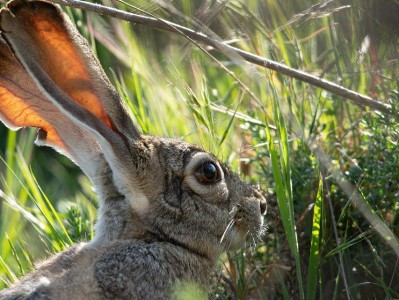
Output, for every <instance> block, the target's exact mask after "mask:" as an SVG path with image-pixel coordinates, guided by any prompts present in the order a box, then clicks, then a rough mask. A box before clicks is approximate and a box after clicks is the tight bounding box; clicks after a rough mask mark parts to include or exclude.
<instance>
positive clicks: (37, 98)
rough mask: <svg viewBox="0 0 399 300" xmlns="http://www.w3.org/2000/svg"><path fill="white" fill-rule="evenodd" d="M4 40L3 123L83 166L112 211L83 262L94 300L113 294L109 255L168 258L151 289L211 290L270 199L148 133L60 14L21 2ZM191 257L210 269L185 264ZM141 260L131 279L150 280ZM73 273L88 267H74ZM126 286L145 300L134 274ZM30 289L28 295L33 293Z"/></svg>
mask: <svg viewBox="0 0 399 300" xmlns="http://www.w3.org/2000/svg"><path fill="white" fill-rule="evenodd" d="M0 30H1V36H2V38H0V120H1V121H2V122H3V123H4V124H6V125H7V126H8V127H9V128H11V129H18V128H20V127H36V128H38V136H37V140H36V143H37V144H38V145H48V146H51V147H53V148H55V149H56V150H57V151H59V152H61V153H62V154H64V155H66V156H67V157H69V158H70V159H71V160H73V161H74V162H75V163H76V164H77V165H78V166H79V167H80V168H81V169H82V170H83V172H84V173H85V174H86V175H87V176H88V177H89V178H90V180H91V181H92V183H93V185H94V186H95V189H96V192H97V194H98V196H99V198H100V200H101V203H100V211H99V216H98V223H97V225H96V235H95V238H94V240H93V241H92V242H90V243H88V244H85V245H83V246H82V248H83V249H85V252H87V253H89V252H90V251H92V252H93V253H95V255H94V254H93V255H92V256H90V258H87V257H86V258H85V259H84V260H82V261H84V262H87V261H90V263H88V265H90V266H94V267H93V268H91V267H84V263H83V262H82V261H81V262H80V264H81V266H80V272H81V273H84V272H87V273H90V272H93V275H90V274H87V276H86V277H84V278H95V279H93V280H94V281H95V286H96V287H97V288H96V289H97V290H95V289H94V288H93V291H92V292H93V294H92V295H94V294H95V293H97V292H98V289H100V290H101V288H103V289H106V288H104V287H103V283H104V282H107V278H105V279H104V276H106V275H104V274H105V273H106V272H105V273H104V272H100V271H98V270H100V269H101V268H100V267H99V266H100V265H101V264H100V263H98V262H99V261H100V260H101V259H100V258H101V257H103V260H102V261H108V262H109V263H112V259H111V258H109V255H110V253H114V256H115V257H116V256H118V255H120V256H128V255H144V256H145V255H149V254H143V253H144V252H143V251H141V250H142V248H141V247H150V248H151V247H155V248H156V249H158V250H159V251H158V252H159V253H161V254H159V256H156V255H155V254H154V255H155V256H156V257H157V258H156V260H157V266H158V265H160V266H161V267H162V266H163V265H165V268H164V269H165V270H169V271H168V272H167V274H166V275H168V278H167V279H160V278H159V274H158V273H151V271H148V272H149V275H148V276H150V278H149V280H151V281H147V282H146V284H147V285H148V286H150V287H151V285H154V284H155V283H153V282H159V281H160V280H168V282H171V283H170V284H172V283H173V282H178V281H184V280H192V281H206V278H207V276H208V274H209V271H210V267H209V266H212V265H213V264H214V263H215V261H216V259H217V258H218V255H219V254H220V253H221V252H222V251H224V250H226V249H234V248H238V247H240V246H242V245H243V243H244V242H245V241H246V240H247V239H248V238H253V237H256V236H259V235H260V234H261V233H262V230H263V229H262V228H263V216H262V215H263V213H264V212H265V210H266V201H265V199H264V198H263V197H262V195H261V194H260V193H259V192H258V191H257V190H256V189H254V188H253V187H251V186H250V185H248V184H246V183H245V182H243V181H242V180H241V179H240V178H239V177H238V176H237V175H235V174H234V173H232V172H231V171H230V170H229V169H228V168H227V167H226V166H224V165H223V164H222V163H220V162H219V161H218V160H217V158H216V157H215V156H213V155H212V154H210V153H208V152H206V151H204V150H203V149H201V148H199V147H197V146H194V145H191V144H188V143H185V142H183V141H180V140H176V139H166V138H160V137H152V136H145V135H142V134H140V132H139V130H138V129H137V128H136V127H135V125H134V123H133V122H132V120H131V119H130V117H129V115H128V113H127V111H126V109H125V107H124V104H123V103H122V101H121V98H120V97H119V95H118V94H117V93H116V91H115V90H114V88H113V87H112V85H111V84H110V82H109V80H108V79H107V78H106V76H105V74H104V71H103V70H102V68H101V66H100V64H99V63H98V61H97V60H96V58H95V57H94V55H93V53H92V51H91V49H90V47H89V45H88V44H87V42H86V41H85V40H84V38H83V37H82V36H81V35H80V34H79V33H78V32H77V30H76V29H75V28H74V26H73V25H72V23H71V22H70V21H69V19H68V18H67V17H66V16H65V15H64V14H63V13H62V11H61V10H60V9H59V8H57V7H56V6H54V5H52V4H50V3H48V2H44V1H23V0H14V1H11V2H10V3H8V5H7V7H6V8H3V9H2V10H1V14H0ZM121 243H122V244H123V245H125V246H123V247H122V246H121ZM126 243H127V244H130V245H133V246H134V247H133V246H132V247H130V248H129V247H127V246H126ZM117 245H119V246H117ZM144 245H145V246H144ZM126 247H127V248H126ZM155 248H154V249H155ZM126 249H130V250H126ZM134 249H136V250H134ZM146 249H147V248H146ZM151 249H153V248H151ZM165 249H167V250H165ZM173 249H175V250H173ZM176 249H180V250H176ZM182 249H183V250H182ZM67 251H68V250H67ZM129 251H130V252H129ZM134 251H137V253H131V252H134ZM154 251H155V250H154ZM173 251H176V253H177V251H183V252H184V253H185V254H184V255H182V256H178V257H179V259H178V260H181V261H182V265H183V266H184V267H182V266H179V265H178V264H176V265H175V266H173V265H172V266H169V265H168V264H170V263H171V261H172V260H171V259H168V255H169V256H173V255H175V254H174V252H173ZM70 252H73V254H71V253H69V254H68V255H70V256H68V257H71V261H74V260H76V261H79V258H78V254H77V253H79V251H78V250H76V251H70ZM83 252H84V251H83ZM158 252H157V253H158ZM183 252H182V253H183ZM162 253H163V254H162ZM165 253H166V254H165ZM65 255H67V254H65ZM82 255H83V254H82ZM85 255H86V254H85ZM176 255H180V254H176ZM144 256H143V257H141V259H142V260H145V259H146V257H144ZM191 256H192V257H199V258H200V259H199V260H198V261H202V264H199V265H195V264H191V263H186V264H185V263H184V261H190V259H191ZM60 257H62V255H61V256H60ZM72 257H73V258H72ZM107 257H108V258H109V259H108V258H107ZM115 257H114V259H115ZM118 257H119V256H118ZM173 257H174V256H173ZM64 258H65V257H64ZM107 259H108V260H107ZM60 260H61V258H60ZM64 260H65V259H64ZM142 260H139V259H136V260H134V259H132V260H130V263H131V264H132V266H130V268H132V269H137V270H142V271H144V269H143V268H144V265H143V264H144V263H142ZM60 264H61V262H58V261H57V258H55V259H53V260H52V262H51V263H48V264H45V265H44V267H43V270H46V272H45V274H46V275H43V274H44V273H43V272H44V271H43V272H42V275H37V276H36V277H37V278H39V277H40V276H42V277H43V276H45V277H46V278H47V279H48V281H49V283H48V282H47V284H46V288H48V289H50V287H51V285H52V284H53V282H54V280H55V279H53V277H55V274H53V273H54V272H59V270H58V269H59V268H60V267H59V266H60ZM50 265H51V267H50ZM63 268H64V267H63ZM151 268H152V266H150V269H151ZM64 269H65V268H64ZM64 269H63V270H64ZM66 269H70V270H75V269H76V270H78V269H79V266H77V265H76V264H74V262H71V264H70V265H68V267H66ZM164 269H162V270H164ZM57 270H58V271H57ZM94 270H97V271H94ZM67 272H69V271H67ZM70 272H75V271H70ZM76 272H78V271H76ZM96 272H97V273H96ZM120 272H123V270H120ZM37 273H40V269H39V270H38V271H37ZM81 273H79V274H81ZM94 273H95V274H94ZM98 274H102V275H98ZM114 275H115V274H114ZM32 276H33V277H32V278H36V277H34V276H35V275H32ZM91 276H92V277H91ZM101 276H102V277H101ZM112 276H113V275H112ZM151 276H153V278H152V277H151ZM100 277H101V278H100ZM40 278H41V277H40ZM57 280H58V279H57ZM125 280H126V281H131V282H132V286H131V289H132V290H134V289H136V290H138V287H139V284H138V283H137V281H138V279H135V278H134V275H133V274H129V276H127V277H126V278H125ZM23 282H24V281H23ZM30 282H38V283H37V284H39V282H42V283H43V280H42V279H41V280H39V279H38V280H37V281H35V280H33V281H32V280H31V281H30ZM83 282H84V281H82V284H83ZM99 282H102V284H100V283H99ZM65 284H66V285H68V283H65ZM32 286H34V284H32V283H31V284H30V288H32ZM162 286H163V287H165V288H166V287H167V286H164V285H162ZM17 287H18V285H17ZM33 288H36V287H33ZM22 289H24V290H25V293H28V292H27V290H28V289H29V288H27V287H25V288H22ZM149 290H150V289H149V288H148V291H147V292H148V294H146V297H148V298H151V295H152V294H151V292H149ZM68 292H69V293H70V292H71V291H68ZM136 292H137V291H131V294H129V295H136V296H137V295H139V294H138V292H137V293H136ZM98 293H99V294H101V291H100V292H98ZM50 294H51V293H50V292H48V295H50ZM113 295H114V296H115V295H116V296H118V293H117V292H116V293H115V294H113ZM0 296H1V293H0ZM93 297H94V296H93ZM132 297H133V296H132ZM133 298H134V297H133Z"/></svg>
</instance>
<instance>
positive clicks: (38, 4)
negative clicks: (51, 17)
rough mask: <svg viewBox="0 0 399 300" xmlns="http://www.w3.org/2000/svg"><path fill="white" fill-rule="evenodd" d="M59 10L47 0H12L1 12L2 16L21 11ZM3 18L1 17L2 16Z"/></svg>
mask: <svg viewBox="0 0 399 300" xmlns="http://www.w3.org/2000/svg"><path fill="white" fill-rule="evenodd" d="M25 8H28V9H30V10H31V9H41V10H42V9H52V10H54V9H58V8H57V7H56V6H55V5H54V4H53V3H51V2H49V1H45V0H12V1H9V2H8V3H7V5H6V7H4V8H2V9H1V10H0V12H1V14H3V13H4V11H8V13H12V14H15V13H18V11H19V10H21V9H25ZM0 18H1V16H0Z"/></svg>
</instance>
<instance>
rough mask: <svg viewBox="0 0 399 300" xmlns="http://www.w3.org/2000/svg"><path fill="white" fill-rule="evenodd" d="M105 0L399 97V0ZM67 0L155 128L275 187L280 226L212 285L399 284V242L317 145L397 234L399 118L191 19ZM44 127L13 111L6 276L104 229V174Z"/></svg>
mask: <svg viewBox="0 0 399 300" xmlns="http://www.w3.org/2000/svg"><path fill="white" fill-rule="evenodd" d="M102 3H103V4H105V5H109V6H114V7H118V8H121V9H123V10H127V11H132V12H136V13H140V14H148V15H153V16H156V17H160V18H164V19H167V20H170V21H173V22H176V23H178V24H181V25H184V26H187V27H190V28H193V29H195V30H197V31H201V32H204V33H206V34H212V35H215V36H217V37H218V38H220V39H221V40H223V41H226V42H228V43H231V44H232V45H235V46H237V47H239V48H241V49H243V50H245V51H249V52H251V53H254V54H258V55H260V56H264V57H267V58H270V59H273V60H275V61H278V62H281V63H283V64H286V65H288V66H290V67H293V68H297V69H300V70H303V71H305V72H308V73H311V74H314V75H317V76H319V77H321V78H324V79H328V80H330V81H333V82H335V83H337V84H340V85H342V86H344V87H346V88H349V89H352V90H354V91H357V92H359V93H363V94H366V95H369V96H371V97H374V98H376V99H379V100H380V101H382V102H385V103H389V104H391V105H392V107H393V110H394V111H396V112H397V111H398V110H397V108H398V102H399V92H398V91H399V81H398V75H399V74H398V73H399V65H398V60H399V43H398V42H399V18H398V16H399V3H398V1H397V0H384V1H379V0H326V1H322V2H318V1H315V0H297V1H288V0H285V1H281V0H280V1H278V0H262V1H260V0H259V1H250V0H220V1H216V0H174V1H163V0H152V1H143V0H127V1H126V2H125V3H122V2H111V1H108V0H103V1H102ZM3 4H5V3H4V1H3ZM66 11H67V13H68V14H69V15H70V17H71V18H72V19H73V21H74V22H75V23H76V25H77V27H78V29H79V30H80V32H81V33H82V34H83V35H84V36H85V37H86V38H87V39H88V41H89V42H90V44H91V45H92V46H93V49H94V51H95V52H96V54H97V55H98V57H99V59H100V61H101V64H102V65H103V67H104V69H105V70H106V72H107V74H108V75H109V77H110V78H111V80H112V81H113V82H114V84H115V86H116V87H117V89H118V90H119V92H120V93H121V95H123V98H124V99H125V100H126V103H127V105H128V106H129V107H130V108H131V111H132V116H133V118H134V120H135V122H136V123H137V124H138V126H140V127H141V129H142V131H143V132H144V133H145V134H151V135H160V136H165V137H174V138H182V139H184V140H185V141H189V142H193V143H196V144H198V145H201V146H202V147H204V148H205V149H207V150H210V151H212V152H214V153H215V154H217V155H218V157H219V158H220V159H221V160H222V161H224V162H226V163H228V164H229V165H230V166H232V168H233V169H234V170H236V171H237V172H240V173H241V175H242V176H243V177H244V178H245V179H246V180H248V181H251V182H253V183H254V184H259V185H260V186H261V187H262V188H263V189H264V190H265V193H266V194H267V195H268V199H269V208H268V215H267V216H266V218H265V220H266V223H267V224H268V227H269V229H268V234H267V235H266V236H265V237H264V239H263V241H260V242H257V243H252V244H251V245H248V247H247V248H246V249H244V250H241V251H239V252H237V253H230V252H228V253H226V254H224V255H223V256H222V257H221V259H220V261H219V263H218V269H217V271H216V272H215V274H214V275H213V276H212V278H211V279H210V281H211V286H212V289H211V290H210V291H209V296H210V298H212V299H280V298H284V299H304V298H306V299H315V298H317V299H392V298H398V297H399V271H398V270H399V261H398V256H397V254H395V252H396V253H399V249H398V248H395V247H394V246H389V245H388V244H387V240H388V239H389V237H387V236H380V235H378V234H376V232H375V231H374V230H373V226H371V225H370V222H369V221H370V220H369V221H368V220H367V218H365V215H364V214H363V213H361V212H359V210H357V209H356V208H355V207H354V206H352V205H351V196H352V195H348V194H347V193H345V192H343V191H342V189H341V188H340V185H339V184H338V182H337V180H336V178H335V177H334V176H331V170H328V168H326V166H325V165H323V163H320V157H319V156H318V155H317V153H315V152H314V151H313V146H314V145H317V146H319V147H320V149H322V150H323V152H324V154H325V155H326V156H327V157H328V160H329V161H330V162H331V164H332V165H333V167H334V170H336V171H339V172H340V173H341V174H342V178H341V180H344V181H345V182H349V183H350V184H351V186H352V187H354V188H356V189H357V191H358V192H359V194H360V195H361V197H362V201H364V202H365V203H367V207H368V209H369V210H370V212H372V213H373V216H374V218H375V220H377V221H378V222H380V224H381V223H382V224H386V226H387V228H389V231H390V233H391V234H393V235H395V236H396V237H398V234H399V204H398V203H399V202H398V196H399V185H398V179H399V165H398V159H399V152H398V150H397V149H398V145H397V144H398V133H399V125H398V120H397V119H396V118H395V117H392V116H388V115H384V114H381V113H378V112H372V111H370V110H368V109H367V108H364V107H358V106H356V105H353V104H352V103H351V102H350V101H348V100H345V99H342V98H341V97H338V96H335V95H333V94H331V93H329V92H326V91H323V90H321V89H319V88H315V87H312V86H310V85H308V84H305V83H303V82H300V81H298V80H293V79H291V78H289V77H287V76H284V75H281V74H279V73H277V72H272V71H269V70H266V69H263V68H261V67H258V66H254V65H250V64H248V63H246V62H244V61H243V60H242V59H240V58H239V57H235V56H234V57H233V56H228V57H226V56H224V55H222V54H220V53H217V52H215V51H214V50H213V49H212V48H210V47H207V46H206V45H203V48H202V49H200V48H199V47H197V46H196V45H194V44H192V43H191V42H190V41H189V40H188V39H187V38H185V37H183V36H180V35H177V34H172V33H167V32H163V31H158V30H154V29H153V28H150V27H146V26H143V25H135V24H129V23H127V22H122V21H120V20H117V19H110V18H107V17H102V16H100V15H97V14H93V13H88V12H85V11H80V10H71V9H66ZM227 70H229V71H231V72H233V73H234V75H235V77H233V76H231V74H229V73H228V72H227ZM237 79H239V81H238V80H237ZM34 139H35V131H34V130H28V129H23V130H20V131H19V132H18V133H15V132H11V131H8V130H7V129H6V128H5V127H4V126H3V125H0V157H1V160H0V288H3V287H6V286H8V285H9V284H11V283H12V282H14V281H15V280H16V279H17V278H18V277H19V276H21V275H23V274H25V273H26V272H29V271H30V270H31V269H32V268H33V262H34V261H37V260H39V259H43V258H45V257H48V256H49V255H50V254H51V253H54V252H57V251H61V250H63V249H65V248H66V247H67V246H68V245H71V244H72V243H75V242H78V241H88V240H90V239H91V237H92V236H93V224H94V223H95V219H96V208H97V200H96V196H95V193H94V192H93V190H92V187H91V184H90V182H89V181H88V179H87V178H86V177H85V176H84V175H83V174H82V173H81V171H80V170H79V169H78V168H77V167H76V166H75V165H74V164H73V163H72V162H70V161H69V160H68V159H66V158H64V157H62V156H60V155H59V154H57V153H56V152H55V151H53V150H52V149H49V148H45V147H41V148H38V147H35V146H33V141H34ZM394 240H395V239H394Z"/></svg>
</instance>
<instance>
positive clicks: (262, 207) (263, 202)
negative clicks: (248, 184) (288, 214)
mask: <svg viewBox="0 0 399 300" xmlns="http://www.w3.org/2000/svg"><path fill="white" fill-rule="evenodd" d="M259 206H260V213H261V214H262V215H264V214H265V213H266V209H267V203H266V199H265V198H264V197H261V198H260V201H259Z"/></svg>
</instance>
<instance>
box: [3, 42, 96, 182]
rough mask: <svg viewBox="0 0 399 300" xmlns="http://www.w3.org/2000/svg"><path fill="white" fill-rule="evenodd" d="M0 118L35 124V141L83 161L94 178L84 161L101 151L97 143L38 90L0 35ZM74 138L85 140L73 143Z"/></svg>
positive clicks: (14, 125)
mask: <svg viewBox="0 0 399 300" xmlns="http://www.w3.org/2000/svg"><path fill="white" fill-rule="evenodd" d="M0 120H1V121H2V122H3V123H4V124H6V125H7V126H8V127H9V128H10V129H13V130H17V129H19V128H20V127H25V126H29V127H36V128H38V129H39V131H38V136H37V139H36V144H38V145H47V146H51V147H53V148H55V149H56V150H58V151H59V152H61V153H62V154H64V155H66V156H68V157H69V158H70V159H72V160H73V161H75V162H76V163H77V164H78V165H80V166H81V167H82V169H83V171H84V172H85V173H86V174H87V175H88V176H89V177H90V179H92V180H93V181H95V177H96V174H95V172H93V171H94V170H92V169H93V168H89V167H88V166H87V164H84V163H85V162H87V161H88V159H89V158H90V159H92V158H94V157H99V155H101V153H100V148H99V146H98V143H97V142H96V141H95V140H94V139H93V138H92V137H91V136H89V135H88V134H87V133H86V131H84V130H82V129H81V128H80V127H78V126H76V124H75V123H73V122H71V120H69V119H68V118H66V117H65V116H64V115H63V114H62V113H61V112H60V111H59V109H57V108H56V107H55V105H54V104H52V103H51V102H50V101H49V100H48V99H47V98H46V97H45V96H44V95H43V93H41V92H40V91H39V89H38V88H37V86H36V84H35V83H34V82H33V80H32V79H31V78H30V77H29V75H28V73H27V72H26V71H25V70H24V69H23V67H22V65H21V64H20V63H19V62H18V61H17V59H16V58H15V56H14V55H13V53H12V52H11V50H10V48H9V47H8V46H7V44H6V42H5V41H4V40H3V39H2V38H1V37H0ZM74 140H85V141H86V143H84V144H83V143H80V144H77V145H76V144H74V143H73V141H74Z"/></svg>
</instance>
